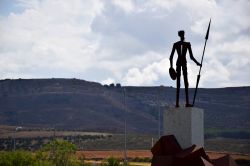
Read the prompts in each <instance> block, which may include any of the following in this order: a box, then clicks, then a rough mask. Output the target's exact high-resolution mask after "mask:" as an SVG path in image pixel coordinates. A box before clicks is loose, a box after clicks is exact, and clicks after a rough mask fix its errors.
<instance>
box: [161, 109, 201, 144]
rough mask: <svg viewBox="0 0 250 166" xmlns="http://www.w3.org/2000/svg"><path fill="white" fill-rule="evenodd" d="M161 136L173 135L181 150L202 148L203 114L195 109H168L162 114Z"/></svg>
mask: <svg viewBox="0 0 250 166" xmlns="http://www.w3.org/2000/svg"><path fill="white" fill-rule="evenodd" d="M163 119H164V120H163V134H164V135H174V136H175V137H176V139H177V141H178V142H179V144H180V145H181V147H182V148H188V147H190V146H191V145H193V144H195V145H198V146H201V147H204V113H203V109H199V108H195V107H188V108H187V107H180V108H169V109H168V110H167V111H165V112H164V117H163Z"/></svg>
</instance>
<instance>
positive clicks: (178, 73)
mask: <svg viewBox="0 0 250 166" xmlns="http://www.w3.org/2000/svg"><path fill="white" fill-rule="evenodd" d="M180 87H181V66H176V105H175V106H176V107H179V96H180Z"/></svg>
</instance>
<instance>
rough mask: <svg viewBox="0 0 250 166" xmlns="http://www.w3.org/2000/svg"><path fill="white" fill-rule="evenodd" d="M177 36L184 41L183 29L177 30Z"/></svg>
mask: <svg viewBox="0 0 250 166" xmlns="http://www.w3.org/2000/svg"><path fill="white" fill-rule="evenodd" d="M178 36H179V37H180V38H181V41H184V39H185V31H183V30H180V31H179V32H178Z"/></svg>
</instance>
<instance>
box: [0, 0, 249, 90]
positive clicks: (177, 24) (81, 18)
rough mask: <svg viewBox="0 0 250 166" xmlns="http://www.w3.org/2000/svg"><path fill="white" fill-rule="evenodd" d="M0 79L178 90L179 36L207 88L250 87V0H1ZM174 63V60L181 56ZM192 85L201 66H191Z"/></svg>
mask: <svg viewBox="0 0 250 166" xmlns="http://www.w3.org/2000/svg"><path fill="white" fill-rule="evenodd" d="M0 5H1V6H6V8H7V7H8V8H9V9H8V11H9V12H8V13H7V14H6V13H0V78H1V79H5V78H51V77H66V78H80V79H85V80H91V81H98V82H101V83H111V82H115V83H117V82H119V83H121V84H122V85H137V86H157V85H166V86H175V82H174V81H172V80H171V79H170V77H169V75H168V68H169V65H170V64H169V55H170V51H171V49H172V44H173V43H174V42H176V41H177V40H179V39H178V36H177V31H178V30H180V29H184V30H185V31H186V40H187V41H190V42H191V44H192V48H193V53H194V56H195V58H196V59H197V60H199V61H200V60H201V54H202V49H203V44H204V37H205V33H206V29H207V25H208V21H209V19H210V18H212V24H211V30H210V37H209V41H208V43H207V49H206V54H205V59H204V63H203V68H202V77H201V82H200V85H201V87H225V86H245V85H250V77H249V73H250V67H249V66H250V50H249V48H248V47H249V45H250V18H249V14H248V10H249V9H250V2H249V1H248V0H238V1H235V0H217V1H215V0H190V1H185V0H175V1H173V0H147V1H143V0H126V1H124V0H104V1H103V0H72V1H68V0H53V1H51V0H17V1H12V2H11V3H10V2H8V3H7V2H2V3H0ZM175 57H176V56H175ZM188 67H189V69H188V73H189V82H190V86H191V87H194V85H195V81H196V75H197V73H198V69H199V67H198V66H196V65H195V63H193V62H192V61H191V60H190V59H189V60H188Z"/></svg>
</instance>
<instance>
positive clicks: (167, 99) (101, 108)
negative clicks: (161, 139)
mask: <svg viewBox="0 0 250 166" xmlns="http://www.w3.org/2000/svg"><path fill="white" fill-rule="evenodd" d="M123 92H124V91H123V87H120V86H102V85H101V84H99V83H95V82H87V81H84V80H78V79H17V80H0V124H5V125H21V126H30V127H54V126H55V127H56V128H61V129H81V130H85V131H110V132H122V131H123V125H124V116H126V117H127V125H128V126H127V127H128V130H129V131H134V132H150V133H152V132H155V133H157V126H158V124H157V119H158V110H160V111H163V110H166V109H167V106H172V105H174V104H173V103H174V101H175V88H171V87H126V100H125V101H126V106H127V107H126V108H127V109H126V114H124V93H123ZM192 92H193V89H191V94H190V99H191V98H192V95H193V94H192ZM182 95H183V96H184V92H183V91H182ZM196 106H197V107H201V108H204V109H205V127H207V128H240V129H250V121H249V119H250V87H237V88H236V87H235V88H218V89H199V91H198V97H197V105H196ZM161 115H162V114H161ZM161 118H162V116H161Z"/></svg>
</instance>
